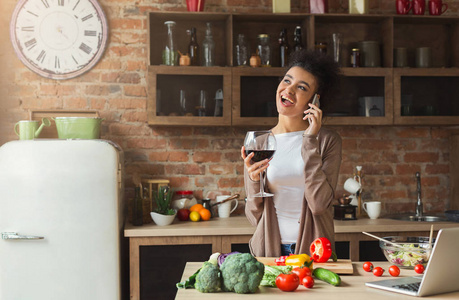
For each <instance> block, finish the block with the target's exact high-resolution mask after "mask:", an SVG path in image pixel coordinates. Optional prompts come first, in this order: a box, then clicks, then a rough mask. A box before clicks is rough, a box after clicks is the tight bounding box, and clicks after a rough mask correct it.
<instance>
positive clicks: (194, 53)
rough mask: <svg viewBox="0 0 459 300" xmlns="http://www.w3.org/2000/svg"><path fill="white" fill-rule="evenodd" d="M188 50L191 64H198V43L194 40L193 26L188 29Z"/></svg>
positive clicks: (194, 31) (194, 29) (194, 30)
mask: <svg viewBox="0 0 459 300" xmlns="http://www.w3.org/2000/svg"><path fill="white" fill-rule="evenodd" d="M188 52H189V53H190V61H191V65H192V66H199V45H198V42H197V40H196V28H195V27H192V28H191V30H190V44H189V45H188Z"/></svg>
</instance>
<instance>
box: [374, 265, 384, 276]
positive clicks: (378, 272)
mask: <svg viewBox="0 0 459 300" xmlns="http://www.w3.org/2000/svg"><path fill="white" fill-rule="evenodd" d="M382 274H384V269H383V268H381V267H376V268H374V269H373V275H375V276H378V277H379V276H381V275H382Z"/></svg>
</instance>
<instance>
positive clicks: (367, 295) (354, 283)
mask: <svg viewBox="0 0 459 300" xmlns="http://www.w3.org/2000/svg"><path fill="white" fill-rule="evenodd" d="M362 265H363V262H358V263H353V267H354V274H353V275H341V285H340V286H339V287H334V286H332V285H330V284H328V283H325V282H323V281H319V280H316V281H315V284H314V287H313V288H312V289H306V288H305V287H303V286H299V287H298V289H297V290H296V291H295V292H282V291H281V290H279V289H278V288H269V287H260V288H259V291H258V292H256V293H254V294H241V295H240V294H236V293H223V292H222V293H200V292H198V291H197V290H195V289H179V290H178V291H177V296H176V298H175V299H176V300H185V299H186V300H192V299H218V300H220V299H239V298H241V299H242V298H243V299H247V298H248V297H250V299H265V300H269V299H302V300H304V299H305V298H309V299H324V300H333V299H339V300H342V299H353V300H367V299H372V300H379V299H381V300H387V299H409V298H412V299H416V298H414V297H410V296H406V295H402V294H398V293H392V292H387V291H383V290H379V289H375V288H370V287H367V286H365V282H368V281H378V280H384V279H390V278H391V276H390V275H389V274H388V272H387V270H388V269H389V266H390V264H389V263H388V262H377V265H378V266H380V267H382V268H384V269H385V270H386V272H385V274H384V275H383V276H382V277H376V276H374V275H373V273H368V272H365V271H363V269H362ZM201 266H202V263H200V262H188V263H187V264H186V266H185V270H184V271H183V276H182V279H181V281H183V280H185V279H187V278H188V277H190V276H191V275H192V274H193V273H194V272H196V270H198V269H199V268H200V267H201ZM415 275H417V274H416V273H415V272H414V271H413V270H408V269H401V273H400V277H407V276H415ZM281 297H282V298H281ZM423 298H427V299H459V292H454V293H447V294H441V295H435V296H430V297H423Z"/></svg>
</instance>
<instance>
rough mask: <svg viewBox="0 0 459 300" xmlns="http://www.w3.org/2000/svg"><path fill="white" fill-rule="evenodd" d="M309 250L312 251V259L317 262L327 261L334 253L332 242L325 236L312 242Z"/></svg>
mask: <svg viewBox="0 0 459 300" xmlns="http://www.w3.org/2000/svg"><path fill="white" fill-rule="evenodd" d="M309 250H310V251H311V257H312V259H313V260H314V262H317V263H323V262H327V261H328V260H329V259H330V257H331V256H332V253H333V251H332V247H331V243H330V241H329V240H328V239H327V238H325V237H321V238H318V239H315V240H314V242H312V243H311V246H310V248H309Z"/></svg>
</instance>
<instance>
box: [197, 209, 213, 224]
mask: <svg viewBox="0 0 459 300" xmlns="http://www.w3.org/2000/svg"><path fill="white" fill-rule="evenodd" d="M199 214H200V215H201V220H203V221H209V220H210V216H211V214H210V210H208V209H207V208H203V209H201V210H200V211H199Z"/></svg>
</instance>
